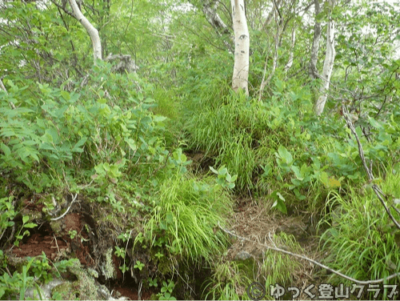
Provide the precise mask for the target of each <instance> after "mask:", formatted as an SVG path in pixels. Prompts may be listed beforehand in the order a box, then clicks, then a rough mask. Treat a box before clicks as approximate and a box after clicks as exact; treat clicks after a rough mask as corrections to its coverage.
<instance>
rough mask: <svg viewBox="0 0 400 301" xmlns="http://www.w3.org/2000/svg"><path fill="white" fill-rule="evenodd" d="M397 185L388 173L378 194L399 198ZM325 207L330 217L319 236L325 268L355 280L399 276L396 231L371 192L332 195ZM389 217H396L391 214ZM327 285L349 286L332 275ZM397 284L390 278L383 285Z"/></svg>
mask: <svg viewBox="0 0 400 301" xmlns="http://www.w3.org/2000/svg"><path fill="white" fill-rule="evenodd" d="M399 181H400V175H393V174H392V173H388V175H387V178H386V180H385V182H383V183H382V185H381V186H382V190H383V191H384V193H386V194H387V195H391V196H393V197H396V198H399V197H400V186H399V185H398V183H399ZM327 205H328V208H329V211H330V213H329V214H327V215H326V217H325V219H324V220H323V221H322V223H326V224H327V225H328V226H330V228H329V229H328V230H327V231H326V232H325V233H324V234H323V235H322V237H321V243H322V249H323V251H328V252H329V254H330V255H329V256H328V257H327V258H326V262H327V263H328V264H329V266H331V267H332V268H333V269H337V270H341V272H342V273H344V274H346V275H348V276H350V277H353V278H355V279H358V280H370V279H379V278H385V277H387V276H389V275H391V274H394V273H398V272H400V265H399V262H400V250H399V246H400V231H399V230H398V229H397V227H396V226H395V225H394V224H393V222H392V221H391V220H390V218H389V216H388V215H387V213H386V211H385V209H384V207H383V206H382V204H381V203H380V201H379V200H378V199H377V197H376V195H375V194H374V192H373V191H372V189H371V188H369V187H368V186H365V187H364V188H363V189H361V190H360V191H356V190H352V189H351V190H350V191H349V193H348V195H347V197H346V198H344V197H342V196H340V195H339V194H338V193H333V194H332V197H331V198H330V201H329V203H328V204H327ZM392 214H394V216H397V213H396V212H394V210H392ZM330 281H331V282H332V283H335V284H336V283H338V282H343V283H344V282H346V283H347V284H351V283H350V282H349V281H347V280H345V279H342V278H339V277H338V276H336V275H332V277H331V279H330ZM397 281H398V279H396V278H394V279H391V280H389V281H386V282H385V284H395V283H397ZM386 294H387V292H385V295H384V296H383V297H384V298H385V297H386ZM370 297H371V296H370Z"/></svg>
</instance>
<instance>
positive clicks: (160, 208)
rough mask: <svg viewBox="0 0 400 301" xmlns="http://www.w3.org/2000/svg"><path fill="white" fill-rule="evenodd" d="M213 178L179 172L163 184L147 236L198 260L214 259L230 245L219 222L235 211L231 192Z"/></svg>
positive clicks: (174, 252)
mask: <svg viewBox="0 0 400 301" xmlns="http://www.w3.org/2000/svg"><path fill="white" fill-rule="evenodd" d="M214 181H215V180H212V179H203V180H196V179H195V178H192V177H190V176H188V175H181V174H179V175H175V176H172V177H171V178H170V179H167V180H166V181H165V182H163V184H162V185H161V188H160V191H159V194H158V199H159V200H158V202H157V203H156V206H155V208H154V210H153V213H152V215H151V217H150V219H149V221H148V222H147V224H146V226H145V237H146V238H147V239H148V240H150V241H151V242H152V245H154V244H157V241H159V240H160V239H161V240H162V241H164V242H165V244H166V246H167V248H168V250H169V253H170V254H172V255H178V254H179V255H182V256H183V257H184V258H187V259H188V260H191V261H192V262H196V261H198V260H200V259H201V258H204V259H205V260H206V261H211V259H212V257H213V256H215V255H216V254H220V252H221V250H222V249H223V247H224V246H226V242H227V238H226V236H225V235H224V234H223V233H222V232H221V231H219V230H218V224H220V225H224V224H226V218H227V217H228V216H229V214H230V213H231V212H232V205H231V201H230V199H229V197H228V193H227V192H226V191H225V189H224V188H223V187H222V186H221V185H220V184H217V183H215V182H214Z"/></svg>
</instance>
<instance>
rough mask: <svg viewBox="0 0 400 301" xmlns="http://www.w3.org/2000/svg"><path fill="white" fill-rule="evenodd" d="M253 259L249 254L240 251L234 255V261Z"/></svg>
mask: <svg viewBox="0 0 400 301" xmlns="http://www.w3.org/2000/svg"><path fill="white" fill-rule="evenodd" d="M251 257H253V256H252V255H251V254H250V253H248V252H246V251H240V252H239V253H237V254H236V255H235V260H247V259H249V258H251Z"/></svg>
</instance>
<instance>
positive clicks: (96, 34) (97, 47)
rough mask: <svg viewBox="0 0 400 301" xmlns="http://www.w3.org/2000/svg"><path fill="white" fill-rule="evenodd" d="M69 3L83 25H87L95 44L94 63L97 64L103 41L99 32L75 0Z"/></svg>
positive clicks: (70, 0)
mask: <svg viewBox="0 0 400 301" xmlns="http://www.w3.org/2000/svg"><path fill="white" fill-rule="evenodd" d="M69 4H70V5H71V7H72V11H73V12H74V15H75V17H76V18H77V19H78V20H79V22H81V24H82V25H83V27H85V29H86V31H87V33H88V34H89V36H90V39H91V40H92V44H93V58H94V63H95V64H96V60H101V59H102V58H101V41H100V36H99V32H98V31H97V29H96V28H94V26H93V25H92V24H91V23H90V22H89V20H88V19H86V17H85V16H84V15H83V14H82V12H81V10H80V9H79V7H78V5H77V4H76V1H75V0H69Z"/></svg>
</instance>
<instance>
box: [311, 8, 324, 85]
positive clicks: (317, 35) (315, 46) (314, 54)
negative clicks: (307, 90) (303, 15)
mask: <svg viewBox="0 0 400 301" xmlns="http://www.w3.org/2000/svg"><path fill="white" fill-rule="evenodd" d="M314 3H315V25H314V39H313V43H312V47H311V60H310V69H309V72H310V76H311V77H312V78H314V79H317V78H318V69H317V62H318V50H319V40H320V39H321V23H320V22H318V20H317V16H318V14H320V13H321V7H320V5H319V0H314Z"/></svg>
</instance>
